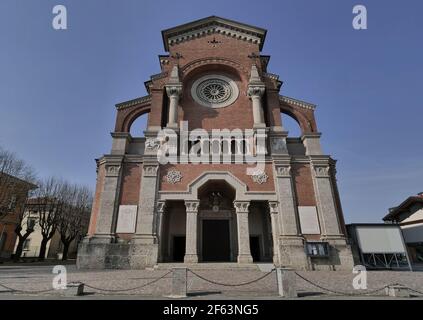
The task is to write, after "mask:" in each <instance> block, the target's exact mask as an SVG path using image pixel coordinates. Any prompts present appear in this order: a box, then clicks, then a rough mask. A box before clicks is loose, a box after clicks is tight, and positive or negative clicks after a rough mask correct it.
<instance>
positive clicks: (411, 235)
mask: <svg viewBox="0 0 423 320" xmlns="http://www.w3.org/2000/svg"><path fill="white" fill-rule="evenodd" d="M383 220H384V221H386V222H389V223H397V224H399V226H400V227H401V230H402V233H403V236H404V241H405V243H406V245H407V249H408V252H409V255H410V259H411V261H412V262H414V263H423V192H421V193H419V194H417V195H415V196H410V197H408V198H407V199H406V200H404V201H403V202H402V203H401V204H400V205H399V206H397V207H395V208H391V209H390V210H389V213H388V214H387V215H386V216H385V217H384V218H383Z"/></svg>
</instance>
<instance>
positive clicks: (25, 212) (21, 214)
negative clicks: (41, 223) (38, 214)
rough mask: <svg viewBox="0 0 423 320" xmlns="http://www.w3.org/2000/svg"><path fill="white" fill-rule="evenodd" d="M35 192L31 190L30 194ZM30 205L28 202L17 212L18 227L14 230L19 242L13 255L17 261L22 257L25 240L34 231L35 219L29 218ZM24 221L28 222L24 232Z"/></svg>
mask: <svg viewBox="0 0 423 320" xmlns="http://www.w3.org/2000/svg"><path fill="white" fill-rule="evenodd" d="M33 193H34V191H30V194H29V196H31V194H33ZM29 207H30V205H29V203H28V202H26V203H25V205H24V206H23V207H22V208H21V209H20V210H19V211H18V213H17V217H16V227H15V230H14V231H15V233H16V235H17V238H18V244H17V246H16V250H15V254H14V255H13V260H15V261H17V260H19V259H20V258H21V256H22V251H23V246H24V243H25V240H26V239H27V238H28V237H29V236H30V234H31V233H33V232H34V227H35V221H34V220H28V218H29V215H30V210H29ZM23 221H26V222H27V223H26V229H25V232H24V233H22V231H23V230H24V227H23Z"/></svg>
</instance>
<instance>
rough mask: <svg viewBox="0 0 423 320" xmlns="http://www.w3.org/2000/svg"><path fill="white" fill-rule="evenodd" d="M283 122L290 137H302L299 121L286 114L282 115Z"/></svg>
mask: <svg viewBox="0 0 423 320" xmlns="http://www.w3.org/2000/svg"><path fill="white" fill-rule="evenodd" d="M281 122H282V126H283V129H284V130H285V131H288V136H289V137H301V136H302V132H301V127H300V125H299V123H298V121H297V120H295V119H294V118H293V117H292V116H291V115H289V114H286V113H281Z"/></svg>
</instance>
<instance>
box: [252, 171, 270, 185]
mask: <svg viewBox="0 0 423 320" xmlns="http://www.w3.org/2000/svg"><path fill="white" fill-rule="evenodd" d="M252 178H253V181H254V182H255V183H258V184H263V183H266V182H267V179H269V176H268V175H267V174H266V172H264V171H260V172H255V173H254V174H253V175H252Z"/></svg>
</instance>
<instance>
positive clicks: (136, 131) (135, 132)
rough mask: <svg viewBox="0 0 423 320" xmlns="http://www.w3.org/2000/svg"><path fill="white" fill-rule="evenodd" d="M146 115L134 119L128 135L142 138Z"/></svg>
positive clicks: (145, 128) (146, 119) (145, 125)
mask: <svg viewBox="0 0 423 320" xmlns="http://www.w3.org/2000/svg"><path fill="white" fill-rule="evenodd" d="M147 124H148V113H144V114H142V115H140V116H139V117H138V118H136V119H135V121H134V122H132V124H131V128H130V131H129V132H130V133H131V136H132V137H144V131H145V130H147Z"/></svg>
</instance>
